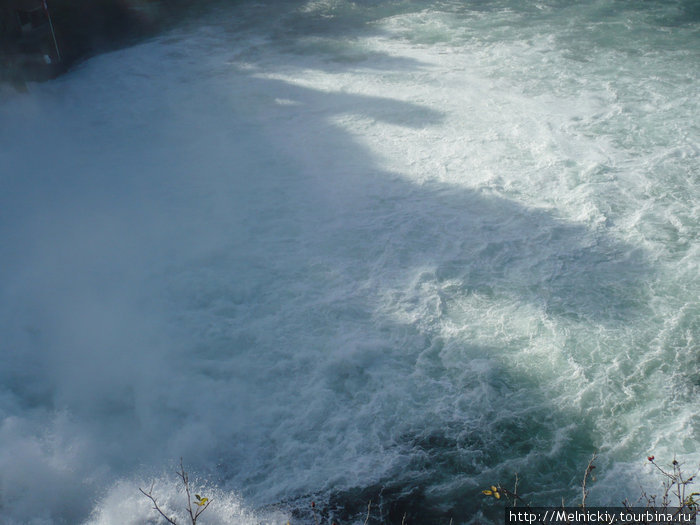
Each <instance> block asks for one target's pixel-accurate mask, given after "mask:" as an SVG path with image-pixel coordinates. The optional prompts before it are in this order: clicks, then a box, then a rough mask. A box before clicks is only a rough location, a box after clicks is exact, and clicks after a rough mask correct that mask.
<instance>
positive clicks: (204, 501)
mask: <svg viewBox="0 0 700 525" xmlns="http://www.w3.org/2000/svg"><path fill="white" fill-rule="evenodd" d="M176 474H177V476H178V477H179V478H180V481H182V484H183V485H184V487H185V493H186V494H187V507H186V509H187V513H188V514H189V516H190V522H191V524H192V525H197V519H198V518H199V516H200V515H201V514H202V512H204V511H205V510H207V507H209V505H210V504H211V502H212V501H213V500H210V499H209V498H201V497H200V496H199V494H195V504H196V505H197V509H196V510H194V509H193V508H192V493H191V491H190V477H189V475H188V474H187V471H186V470H185V467H184V465H183V463H182V458H180V470H178V471H177V472H176ZM154 483H155V482H153V483H151V488H150V489H149V490H148V492H146V491H145V490H143V489H142V488H139V490H140V491H141V493H142V494H143V495H144V496H146V497H147V498H148V499H150V500H151V501H152V502H153V509H154V510H157V511H158V513H159V514H160V515H161V516H163V518H165V520H166V521H167V522H168V523H170V524H172V525H177V522H176V521H175V518H171V517H170V516H168V515H167V514H165V512H163V510H162V509H161V508H160V507H159V506H158V503H157V502H156V499H155V497H154V496H153V485H154Z"/></svg>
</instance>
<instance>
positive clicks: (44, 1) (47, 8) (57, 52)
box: [42, 0, 63, 62]
mask: <svg viewBox="0 0 700 525" xmlns="http://www.w3.org/2000/svg"><path fill="white" fill-rule="evenodd" d="M42 2H43V3H44V11H46V16H47V17H48V19H49V27H50V28H51V36H52V37H53V45H54V46H56V56H57V57H58V61H59V62H62V61H63V60H62V59H61V52H60V51H59V50H58V42H57V41H56V32H55V31H54V30H53V22H52V21H51V13H49V6H48V5H46V0H42Z"/></svg>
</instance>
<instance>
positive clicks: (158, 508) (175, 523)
mask: <svg viewBox="0 0 700 525" xmlns="http://www.w3.org/2000/svg"><path fill="white" fill-rule="evenodd" d="M139 490H140V491H141V494H143V495H144V496H146V497H147V498H148V499H150V500H151V501H152V502H153V510H157V511H158V513H159V514H160V515H161V516H163V518H165V521H167V522H168V523H171V524H172V525H177V522H176V521H175V520H174V519H173V518H170V517H168V515H167V514H165V512H163V511H162V510H161V508H160V507H159V506H158V502H157V501H156V498H154V497H153V483H151V488H150V489H149V490H148V492H146V491H145V490H143V489H142V488H141V487H139Z"/></svg>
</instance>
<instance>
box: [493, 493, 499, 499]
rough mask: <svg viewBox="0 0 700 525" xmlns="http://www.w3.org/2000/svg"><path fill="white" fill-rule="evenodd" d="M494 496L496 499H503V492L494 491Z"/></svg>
mask: <svg viewBox="0 0 700 525" xmlns="http://www.w3.org/2000/svg"><path fill="white" fill-rule="evenodd" d="M493 497H494V498H496V499H501V493H500V492H494V493H493Z"/></svg>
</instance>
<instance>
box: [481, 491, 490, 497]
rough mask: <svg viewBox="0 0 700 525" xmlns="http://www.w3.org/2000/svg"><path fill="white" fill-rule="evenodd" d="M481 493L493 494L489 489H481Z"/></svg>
mask: <svg viewBox="0 0 700 525" xmlns="http://www.w3.org/2000/svg"><path fill="white" fill-rule="evenodd" d="M481 493H482V494H484V495H485V496H490V495H491V494H493V492H491V491H490V490H482V491H481Z"/></svg>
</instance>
